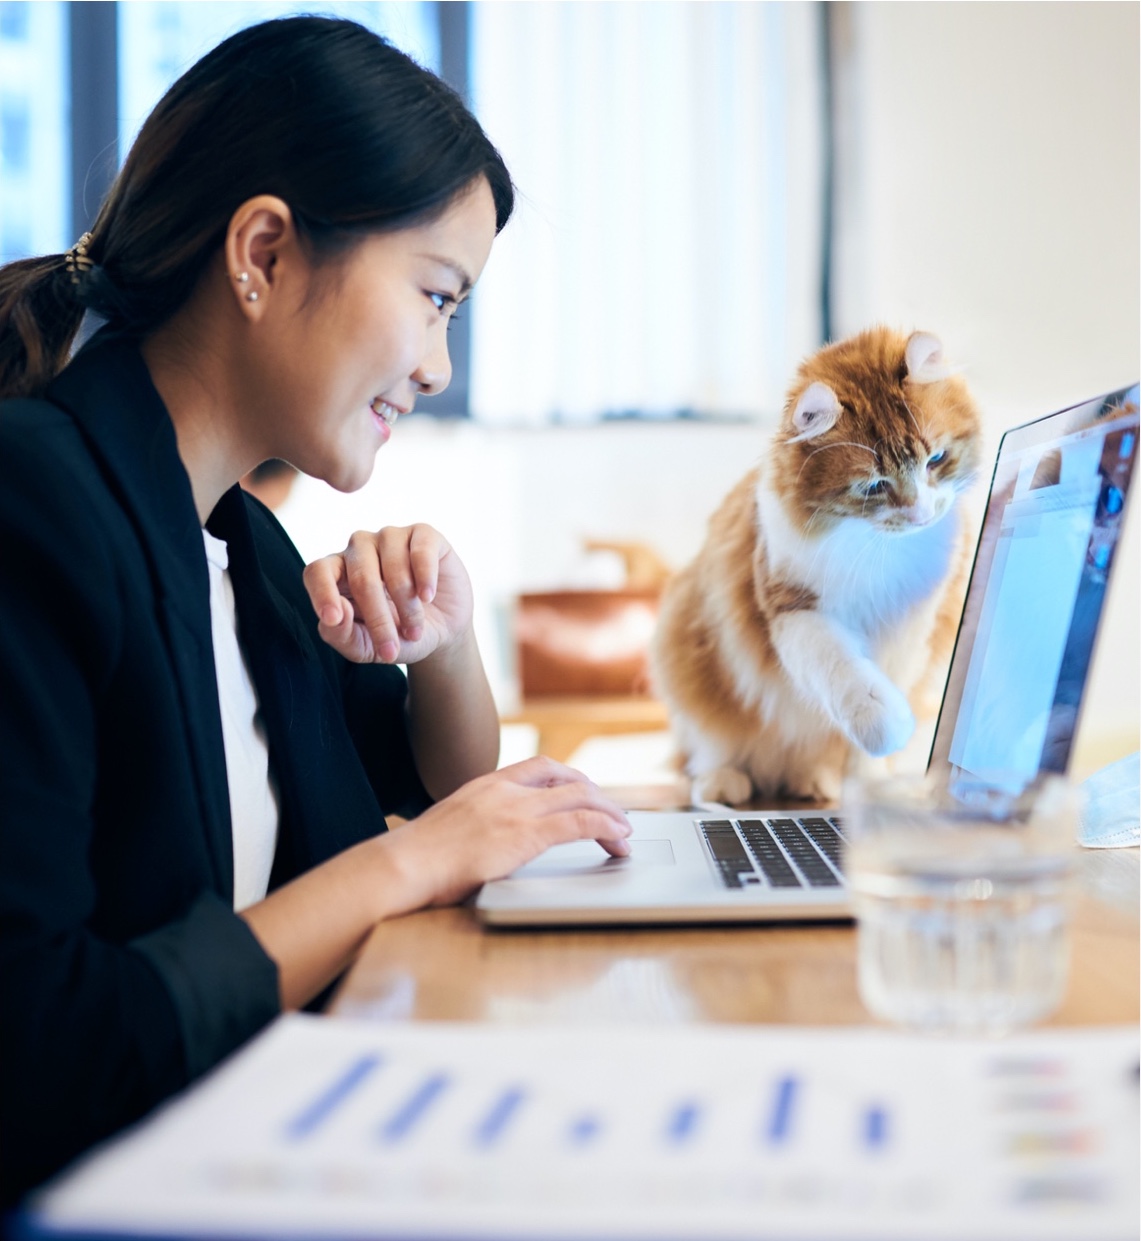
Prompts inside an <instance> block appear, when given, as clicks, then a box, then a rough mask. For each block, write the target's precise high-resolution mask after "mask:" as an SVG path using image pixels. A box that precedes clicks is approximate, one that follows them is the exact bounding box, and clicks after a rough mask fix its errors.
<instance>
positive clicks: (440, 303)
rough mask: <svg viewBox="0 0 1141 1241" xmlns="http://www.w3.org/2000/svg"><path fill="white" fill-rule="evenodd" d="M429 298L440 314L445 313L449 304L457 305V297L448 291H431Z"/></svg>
mask: <svg viewBox="0 0 1141 1241" xmlns="http://www.w3.org/2000/svg"><path fill="white" fill-rule="evenodd" d="M428 300H429V301H430V302H431V303H432V305H433V306H435V308H436V309H437V310H438V311H439V312H440V314H443V313H444V311H445V310H447V309H448V307H449V306H455V305H456V304H457V303H456V299H455V298H454V297H452V296H451V295H450V294H448V293H429V294H428Z"/></svg>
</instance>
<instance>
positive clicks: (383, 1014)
mask: <svg viewBox="0 0 1141 1241" xmlns="http://www.w3.org/2000/svg"><path fill="white" fill-rule="evenodd" d="M625 792H627V793H629V797H627V798H624V799H623V800H624V804H627V805H630V806H633V805H636V804H637V805H642V806H646V805H647V804H649V805H652V804H653V802H654V796H653V792H654V791H653V790H647V789H643V790H626V791H625ZM674 797H676V790H675V789H663V790H659V795H658V803H657V804H658V805H659V806H660V805H662V804H669V802H670V801H671V800H672V799H673V798H674ZM1075 847H1076V846H1075ZM1081 873H1082V895H1081V898H1080V901H1079V904H1078V909H1077V913H1076V917H1075V923H1074V935H1073V961H1072V967H1071V970H1070V983H1069V990H1068V992H1067V995H1066V998H1065V1001H1064V1003H1063V1004H1062V1007H1061V1008H1060V1009H1059V1011H1058V1012H1057V1013H1056V1014H1055V1015H1054V1016H1053V1017H1052V1018H1051V1020H1050V1022H1049V1024H1051V1025H1062V1026H1068V1025H1096V1024H1109V1023H1135V1022H1136V1021H1137V1020H1138V1013H1139V986H1138V976H1139V970H1141V951H1139V939H1138V880H1139V862H1138V850H1136V849H1128V850H1081ZM332 1011H333V1012H335V1013H338V1014H341V1015H344V1016H354V1017H371V1018H376V1019H383V1020H427V1021H489V1022H511V1023H527V1022H557V1023H560V1024H565V1023H586V1022H601V1023H649V1024H661V1023H676V1022H692V1021H718V1022H758V1023H778V1024H795V1025H822V1026H823V1025H862V1024H871V1023H872V1018H871V1017H870V1016H869V1014H868V1013H867V1011H866V1010H865V1009H864V1007H863V1005H862V1004H861V1002H860V999H859V995H858V993H857V989H856V935H855V929H854V927H853V926H851V925H817V926H756V927H732V928H722V927H689V928H676V929H668V930H659V929H641V928H639V929H634V928H627V929H621V930H558V931H517V930H516V931H504V930H496V931H492V930H486V929H484V928H482V927H481V926H480V924H479V923H478V922H476V920H475V917H474V915H473V913H472V912H471V910H470V909H467V908H456V909H440V910H429V911H425V912H422V913H416V914H410V915H409V916H407V917H404V918H397V919H393V920H392V921H390V922H386V923H383V924H381V925H380V926H378V927H377V929H376V930H375V931H374V932H373V934H372V936H371V937H370V939H369V940H368V942H367V943H366V945H365V947H364V949H363V950H362V952H361V954H360V957H359V958H358V960H357V962H356V964H355V965H354V966H353V967H352V969H351V970H350V972H349V974H348V975H347V977H346V979H345V980H344V982H343V983H342V985H341V987H340V989H339V990H338V992H337V995H336V997H335V1000H334V1003H333V1005H332Z"/></svg>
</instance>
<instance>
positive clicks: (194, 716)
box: [47, 333, 234, 900]
mask: <svg viewBox="0 0 1141 1241" xmlns="http://www.w3.org/2000/svg"><path fill="white" fill-rule="evenodd" d="M47 399H48V400H50V401H52V402H53V403H54V404H56V405H58V406H60V407H61V408H63V409H66V410H67V411H68V412H69V413H70V414H71V415H72V416H73V417H74V419H75V421H76V422H77V424H78V425H79V427H80V429H81V430H82V432H83V433H84V435H85V436H86V438H87V440H88V442H89V443H90V444H91V446H92V449H93V451H94V453H95V454H96V456H97V457H98V458H99V459H100V460H101V461H102V463H103V465H104V468H105V470H106V474H107V480H108V484H109V486H110V487H111V488H112V489H113V490H114V491H115V492H116V493H117V495H118V497H119V500H120V502H121V504H122V506H123V509H124V510H125V512H126V513H127V515H128V517H129V518H130V520H131V522H132V524H133V526H134V528H135V531H136V533H137V535H138V539H139V543H140V545H141V546H142V548H143V551H144V554H145V556H146V558H147V561H148V564H149V566H150V569H151V573H152V580H153V582H154V588H155V595H156V600H157V616H158V623H159V625H160V626H161V628H162V631H163V634H164V637H165V640H166V644H167V649H168V650H169V652H170V667H171V674H172V677H173V678H174V680H175V682H176V683H177V688H178V693H179V697H180V700H181V702H182V706H183V713H184V715H183V718H184V721H185V725H186V742H187V752H188V754H189V755H190V759H191V761H192V763H193V765H194V769H195V774H196V776H197V787H198V792H199V800H200V804H199V811H200V819H201V822H202V825H203V830H204V832H205V833H206V836H207V839H208V844H209V849H210V855H211V859H212V863H213V867H214V874H215V879H216V881H217V890H218V892H219V894H220V895H222V896H223V897H224V898H225V899H227V900H232V899H233V886H234V858H233V841H232V836H231V828H230V801H229V791H228V785H227V781H226V751H225V745H224V743H223V740H222V721H221V714H220V710H219V706H218V689H217V674H216V672H215V666H214V645H213V639H212V637H211V628H210V579H209V571H208V568H207V565H206V553H205V549H204V546H203V540H202V529H201V526H200V525H199V522H198V515H197V512H196V511H195V507H194V497H193V493H192V491H191V488H190V479H189V477H188V476H187V473H186V470H185V467H184V466H183V464H182V460H181V458H180V457H179V455H178V443H177V439H176V437H175V433H174V427H173V424H172V423H171V421H170V415H169V414H168V413H167V411H166V407H165V406H164V405H163V403H162V399H161V397H160V396H159V394H158V392H157V391H156V390H155V387H154V385H153V384H152V383H151V379H150V374H149V372H148V371H147V368H146V365H145V364H144V362H143V360H142V357H141V355H140V354H139V352H138V348H137V346H136V344H135V343H134V342H133V341H132V340H130V339H126V338H123V337H115V336H113V335H106V334H104V333H100V334H98V335H97V336H96V337H95V338H94V339H93V340H92V341H91V342H90V344H88V345H87V346H86V348H84V349H83V350H82V351H81V352H80V353H79V354H78V355H77V356H76V357H75V358H74V359H73V360H72V362H71V363H70V364H69V365H68V366H67V368H66V369H65V370H64V371H63V372H62V374H61V375H60V376H59V378H57V379H56V380H55V381H54V382H53V383H52V385H51V386H50V388H49V389H48V392H47Z"/></svg>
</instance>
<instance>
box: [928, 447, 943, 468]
mask: <svg viewBox="0 0 1141 1241" xmlns="http://www.w3.org/2000/svg"><path fill="white" fill-rule="evenodd" d="M946 455H947V450H946V449H945V448H940V449H939V451H938V452H933V453H932V454H931V456H929V457H928V458H927V468H928V469H930V468H931V467H932V466H933V465H938V464H939V462H940V461H942V460H943V458H944V457H945V456H946Z"/></svg>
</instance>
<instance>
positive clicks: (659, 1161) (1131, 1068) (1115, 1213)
mask: <svg viewBox="0 0 1141 1241" xmlns="http://www.w3.org/2000/svg"><path fill="white" fill-rule="evenodd" d="M1136 1064H1137V1048H1136V1030H1135V1029H1132V1030H1131V1029H1122V1030H1094V1031H1088V1032H1082V1033H1079V1032H1073V1031H1071V1032H1067V1033H1064V1034H1063V1033H1054V1034H1048V1033H1043V1034H1039V1035H1027V1036H1022V1037H1020V1038H1011V1039H1006V1040H1003V1041H1002V1042H1001V1043H999V1044H993V1043H987V1042H985V1041H979V1042H970V1041H953V1040H949V1041H936V1040H925V1039H922V1038H911V1037H908V1036H906V1035H902V1034H892V1033H888V1032H883V1031H874V1030H862V1031H856V1030H847V1031H828V1030H778V1029H771V1028H770V1029H757V1028H748V1027H742V1028H733V1027H716V1028H692V1027H677V1028H673V1029H668V1028H667V1029H638V1028H620V1029H614V1028H609V1029H603V1028H599V1029H591V1030H564V1029H560V1028H554V1027H543V1028H530V1029H528V1028H520V1027H502V1028H496V1027H491V1026H488V1025H478V1024H473V1025H458V1024H446V1023H438V1024H431V1025H429V1024H422V1025H411V1024H409V1025H399V1024H395V1025H388V1026H371V1025H368V1024H366V1023H363V1022H352V1021H343V1020H340V1021H338V1020H327V1019H319V1018H312V1017H306V1016H291V1017H286V1018H282V1019H281V1020H280V1021H279V1022H277V1023H276V1024H275V1026H273V1027H272V1028H271V1029H270V1030H269V1031H268V1032H267V1033H266V1034H265V1035H263V1036H262V1037H261V1038H260V1039H259V1040H257V1042H256V1043H255V1044H253V1045H252V1046H250V1047H249V1048H248V1049H246V1050H245V1051H243V1052H242V1053H240V1054H239V1055H237V1056H236V1057H234V1059H233V1060H232V1061H231V1062H229V1063H228V1064H226V1065H225V1066H223V1068H221V1069H220V1070H218V1071H217V1072H216V1073H215V1074H213V1075H212V1076H211V1077H210V1078H208V1079H207V1080H206V1081H205V1082H204V1083H203V1084H202V1085H201V1086H199V1087H198V1088H197V1089H195V1090H193V1091H191V1092H189V1093H188V1094H187V1095H186V1096H184V1097H183V1098H182V1099H180V1100H178V1101H176V1102H175V1103H174V1104H172V1105H171V1106H169V1107H168V1108H167V1109H165V1110H164V1111H162V1112H160V1113H159V1114H158V1115H157V1116H156V1117H155V1118H154V1119H153V1120H151V1121H149V1122H147V1123H146V1124H144V1125H142V1126H140V1127H139V1128H137V1129H136V1130H134V1131H133V1132H132V1133H130V1134H129V1135H128V1136H127V1137H125V1138H124V1139H122V1140H120V1141H118V1142H115V1143H113V1144H111V1145H110V1146H109V1147H108V1148H106V1149H105V1150H104V1151H103V1152H101V1153H100V1154H99V1155H98V1156H97V1157H95V1158H94V1159H92V1160H90V1161H89V1162H88V1163H86V1164H85V1165H82V1166H81V1167H80V1168H79V1170H78V1171H77V1172H76V1173H75V1174H74V1175H73V1176H71V1177H68V1178H67V1179H65V1180H64V1181H63V1182H62V1183H61V1184H60V1185H58V1186H55V1187H53V1188H52V1189H51V1190H50V1191H49V1192H48V1193H47V1194H45V1195H44V1197H43V1199H42V1201H41V1202H40V1203H39V1205H38V1212H39V1213H38V1215H37V1216H36V1220H37V1222H38V1223H39V1224H40V1225H42V1227H43V1229H44V1231H45V1233H46V1234H49V1235H52V1236H56V1237H66V1236H68V1234H69V1229H71V1230H74V1232H75V1234H76V1235H80V1234H82V1233H84V1232H86V1233H91V1232H97V1231H100V1230H102V1231H104V1232H111V1233H115V1232H120V1233H131V1234H138V1235H141V1236H153V1237H157V1238H163V1237H168V1236H169V1237H171V1238H173V1237H178V1238H180V1239H181V1238H186V1237H196V1236H203V1237H222V1236H226V1237H230V1238H237V1239H240V1238H243V1237H249V1238H254V1237H263V1236H265V1235H267V1234H270V1235H273V1236H275V1237H283V1238H291V1237H292V1238H297V1239H298V1241H302V1239H311V1238H317V1237H320V1238H331V1239H337V1238H344V1239H346V1241H348V1239H350V1238H351V1239H359V1238H362V1237H369V1238H377V1239H383V1238H398V1237H399V1238H405V1239H406V1241H415V1239H416V1238H424V1239H427V1238H434V1239H436V1241H448V1239H449V1238H453V1239H454V1241H488V1239H489V1238H496V1239H499V1241H530V1239H535V1238H543V1237H552V1238H558V1239H559V1241H574V1239H575V1238H583V1239H584V1241H586V1239H587V1238H597V1237H599V1236H606V1237H610V1238H614V1239H615V1241H626V1239H628V1241H651V1239H652V1241H737V1239H741V1241H744V1239H745V1238H757V1239H761V1241H764V1238H770V1237H772V1238H784V1239H792V1241H795V1239H796V1238H803V1239H804V1241H809V1239H812V1241H820V1239H821V1238H830V1239H831V1238H834V1239H835V1241H860V1239H864V1238H867V1237H868V1236H875V1237H876V1238H877V1241H904V1239H906V1241H953V1239H954V1241H961V1238H963V1237H967V1236H969V1237H971V1238H972V1239H975V1238H977V1239H979V1241H991V1239H992V1238H993V1239H994V1241H999V1239H1000V1238H1010V1239H1013V1241H1074V1238H1075V1237H1079V1236H1080V1237H1081V1238H1082V1239H1083V1241H1126V1238H1129V1241H1132V1238H1133V1237H1134V1236H1135V1234H1136V1224H1137V1215H1138V1187H1137V1180H1136V1166H1137V1161H1138V1135H1137V1123H1136V1117H1137V1074H1136ZM33 1235H34V1232H33Z"/></svg>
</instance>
